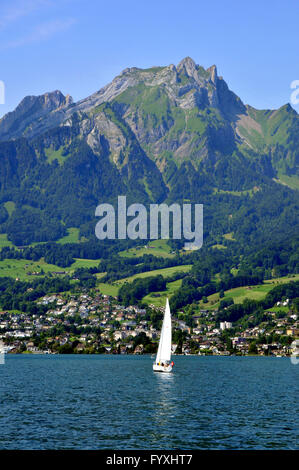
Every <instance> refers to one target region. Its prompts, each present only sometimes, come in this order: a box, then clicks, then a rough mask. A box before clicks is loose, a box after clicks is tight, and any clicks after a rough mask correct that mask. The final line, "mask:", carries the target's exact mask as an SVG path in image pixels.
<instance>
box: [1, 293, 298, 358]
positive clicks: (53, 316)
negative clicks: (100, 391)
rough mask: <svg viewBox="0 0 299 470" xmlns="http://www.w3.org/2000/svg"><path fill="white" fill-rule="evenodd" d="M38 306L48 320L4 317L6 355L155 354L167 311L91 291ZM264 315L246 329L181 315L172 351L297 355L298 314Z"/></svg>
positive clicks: (207, 316)
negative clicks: (125, 301) (256, 323)
mask: <svg viewBox="0 0 299 470" xmlns="http://www.w3.org/2000/svg"><path fill="white" fill-rule="evenodd" d="M37 303H38V304H40V305H43V306H45V310H46V311H45V314H44V315H36V314H30V315H29V314H25V313H20V312H16V313H11V312H5V311H2V312H0V349H1V350H2V351H4V352H7V353H33V354H57V353H89V354H90V353H104V354H145V353H149V354H154V353H155V352H156V350H157V346H158V341H159V337H160V328H161V323H162V317H163V312H164V308H162V307H155V306H154V305H149V306H148V307H146V308H140V307H138V306H133V305H132V306H128V307H125V306H124V305H120V304H119V302H118V301H117V299H116V298H114V297H111V296H107V295H102V294H100V293H99V292H92V291H90V292H88V291H86V292H81V293H79V294H77V295H63V294H59V295H58V294H51V295H46V296H44V297H43V298H41V299H39V301H38V302H37ZM277 303H278V304H280V302H277ZM285 303H286V305H287V304H288V302H285ZM286 305H284V306H286ZM277 307H279V305H278V306H277ZM265 314H266V315H267V321H263V322H261V323H260V324H259V325H255V326H252V327H242V325H240V324H238V325H235V324H233V323H232V322H226V321H224V322H218V321H217V311H208V310H200V312H199V313H198V314H194V315H193V316H192V321H191V322H190V317H189V320H188V319H187V320H186V316H185V313H184V312H178V314H177V316H172V325H173V338H172V343H173V344H172V352H173V353H174V354H184V355H189V354H197V355H225V356H228V355H248V354H255V355H264V356H269V355H270V356H271V355H272V356H289V355H292V354H293V350H294V347H295V346H294V344H296V341H295V340H296V338H298V333H299V329H298V316H297V313H294V310H293V309H292V308H291V306H290V308H289V310H288V311H287V312H286V313H285V314H284V315H282V314H281V311H279V308H277V312H275V311H270V312H265ZM190 323H191V324H190Z"/></svg>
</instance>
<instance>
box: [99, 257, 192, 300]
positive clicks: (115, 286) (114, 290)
mask: <svg viewBox="0 0 299 470" xmlns="http://www.w3.org/2000/svg"><path fill="white" fill-rule="evenodd" d="M191 267H192V265H191V264H187V265H183V266H173V267H171V268H164V269H156V270H154V271H147V272H145V273H140V274H134V276H130V277H126V278H125V279H120V280H119V281H115V282H113V283H112V284H108V283H104V282H99V283H97V287H98V288H99V290H100V292H101V293H102V294H106V295H112V296H114V297H115V296H117V294H118V291H119V289H120V287H121V286H122V285H123V284H124V283H125V282H132V281H134V279H137V278H145V277H149V276H158V275H159V274H161V275H162V276H163V277H168V276H171V275H173V274H174V273H176V272H188V271H190V269H191ZM104 275H105V273H98V274H97V275H96V276H97V278H98V279H99V281H101V277H103V276H104ZM181 283H182V280H181V279H179V280H177V281H173V282H168V283H167V291H165V292H161V293H158V294H160V295H161V297H157V296H156V293H153V294H149V295H148V296H146V297H145V298H144V299H143V300H145V301H146V302H147V303H152V304H155V305H163V303H164V301H165V299H166V296H167V295H168V296H170V295H171V294H172V293H173V292H174V291H175V290H176V289H178V288H179V287H180V285H181Z"/></svg>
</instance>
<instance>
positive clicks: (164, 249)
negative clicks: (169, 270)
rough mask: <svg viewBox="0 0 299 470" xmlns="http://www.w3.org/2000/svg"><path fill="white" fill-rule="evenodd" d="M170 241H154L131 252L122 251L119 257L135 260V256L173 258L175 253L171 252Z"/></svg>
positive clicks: (130, 250) (131, 249) (132, 249)
mask: <svg viewBox="0 0 299 470" xmlns="http://www.w3.org/2000/svg"><path fill="white" fill-rule="evenodd" d="M167 241H168V240H154V241H151V242H149V243H148V244H147V245H144V246H142V247H140V248H130V249H129V250H125V251H120V252H119V256H122V257H125V258H133V257H135V256H143V255H154V256H158V257H162V258H173V257H174V256H175V254H174V253H172V252H171V248H170V246H169V245H168V244H167Z"/></svg>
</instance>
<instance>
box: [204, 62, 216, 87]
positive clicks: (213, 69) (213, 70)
mask: <svg viewBox="0 0 299 470" xmlns="http://www.w3.org/2000/svg"><path fill="white" fill-rule="evenodd" d="M207 72H209V74H210V75H211V81H212V82H213V83H214V84H216V80H217V78H218V75H217V67H216V65H212V66H211V67H209V68H208V69H207Z"/></svg>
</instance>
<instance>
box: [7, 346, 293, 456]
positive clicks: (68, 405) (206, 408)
mask: <svg viewBox="0 0 299 470" xmlns="http://www.w3.org/2000/svg"><path fill="white" fill-rule="evenodd" d="M152 362H153V359H152V358H151V357H149V356H101V355H93V356H89V355H74V356H73V355H72V356H68V355H61V356H58V355H55V356H46V355H45V356H40V355H6V362H5V364H4V365H0V449H115V450H120V449H155V450H159V449H168V450H170V449H185V450H186V449H295V448H298V440H296V437H297V439H298V426H297V421H296V418H297V416H296V414H297V411H298V394H297V384H298V375H299V365H294V364H292V363H291V361H290V359H288V358H266V357H193V356H185V357H183V356H177V357H176V356H175V357H174V362H175V368H174V373H173V374H161V373H160V374H159V373H154V372H153V371H152Z"/></svg>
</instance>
